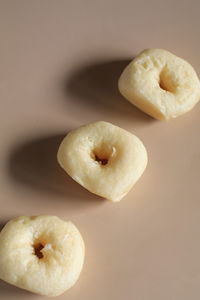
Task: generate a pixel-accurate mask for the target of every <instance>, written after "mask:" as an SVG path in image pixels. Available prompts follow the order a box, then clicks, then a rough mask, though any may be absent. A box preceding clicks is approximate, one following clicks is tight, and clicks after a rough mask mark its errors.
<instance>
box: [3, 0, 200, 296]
mask: <svg viewBox="0 0 200 300" xmlns="http://www.w3.org/2000/svg"><path fill="white" fill-rule="evenodd" d="M199 9H200V6H199V3H198V1H190V2H188V1H178V0H176V1H170V2H169V1H168V2H163V1H148V2H147V1H141V0H140V1H114V0H113V1H111V0H108V1H104V0H103V1H80V0H79V1H51V0H49V1H47V0H43V1H37V0H36V1H21V0H18V1H10V0H8V1H0V24H1V25H0V44H1V46H0V119H1V131H0V147H1V151H0V182H1V189H0V211H1V213H0V223H1V224H2V226H3V224H4V223H5V222H6V221H7V220H9V219H11V218H13V217H16V216H19V215H37V214H51V215H53V214H55V215H58V216H59V217H61V218H63V219H66V220H71V221H72V222H73V223H74V224H75V225H76V226H77V227H78V228H79V229H80V232H81V234H82V236H83V238H84V241H85V245H86V258H85V264H84V268H83V272H82V274H81V276H80V279H79V281H78V282H77V284H76V285H75V286H74V287H73V288H72V289H70V290H69V291H67V292H66V293H65V294H63V295H62V296H59V297H58V298H57V299H59V300H62V299H69V300H77V299H87V300H94V299H95V300H102V299H104V300H110V299H115V300H122V299H137V300H160V299H162V300H169V299H170V300H188V299H190V300H198V299H199V283H200V259H199V253H200V239H199V232H200V201H199V193H200V192H199V170H200V140H199V126H200V118H199V104H198V105H197V106H196V107H195V109H194V110H192V111H191V112H189V113H188V114H185V115H184V116H182V117H179V118H177V119H175V120H172V121H169V122H167V123H163V122H159V121H155V120H154V119H152V118H150V117H149V116H147V115H145V114H144V113H142V112H140V111H139V110H138V109H136V108H134V106H132V105H131V104H130V103H129V102H128V101H126V100H125V99H123V97H122V96H120V94H119V92H118V90H117V79H118V77H119V75H120V73H121V71H122V70H123V68H124V67H125V66H126V64H127V63H128V62H129V61H130V59H132V58H133V57H134V56H135V55H136V54H137V53H138V52H140V51H141V50H143V49H144V48H149V47H157V48H164V49H167V50H169V51H171V52H172V53H174V54H176V55H178V56H180V57H182V58H185V59H186V60H188V62H190V63H191V64H192V65H193V66H194V67H195V69H196V71H197V73H198V74H200V73H199V69H200V59H199V47H200V42H199V38H198V37H199V35H200V26H199ZM98 120H104V121H108V122H111V123H113V124H115V125H118V126H120V127H122V128H124V129H126V130H128V131H130V132H132V133H134V134H136V135H137V136H138V137H139V138H141V139H142V141H143V142H144V145H145V146H146V148H147V150H148V157H149V164H148V167H147V169H146V171H145V173H144V175H143V176H142V178H141V179H140V180H139V182H138V183H137V184H136V185H135V187H134V188H133V189H132V190H131V192H130V193H129V194H128V195H127V196H126V197H125V198H124V199H123V200H122V201H121V202H120V203H116V204H113V203H110V202H108V201H106V200H103V199H101V198H99V197H97V196H95V195H93V194H91V193H89V192H88V191H86V190H85V189H83V188H82V187H81V186H80V185H78V184H77V183H75V182H73V181H72V179H70V178H69V177H68V176H67V175H66V174H65V172H64V171H63V170H62V169H61V168H60V167H59V166H58V164H57V162H56V152H57V148H58V146H59V143H60V142H61V140H62V138H63V137H64V135H65V134H66V133H67V132H68V131H69V130H71V129H74V128H76V127H78V126H80V125H82V124H84V123H87V122H94V121H98ZM0 299H5V300H18V299H20V300H23V299H24V300H28V299H32V300H36V299H42V297H41V296H37V295H33V294H30V293H28V292H25V291H23V290H20V289H17V288H15V287H12V286H10V285H8V284H6V283H4V282H3V281H0Z"/></svg>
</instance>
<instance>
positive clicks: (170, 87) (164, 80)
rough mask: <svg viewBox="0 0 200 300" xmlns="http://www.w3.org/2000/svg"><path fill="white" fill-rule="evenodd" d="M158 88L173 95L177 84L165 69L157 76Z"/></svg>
mask: <svg viewBox="0 0 200 300" xmlns="http://www.w3.org/2000/svg"><path fill="white" fill-rule="evenodd" d="M158 83H159V86H160V88H161V89H162V90H164V91H166V92H170V93H172V94H173V93H175V91H176V88H177V82H176V81H175V78H174V77H173V74H171V72H169V70H167V69H166V68H163V70H162V71H161V72H160V74H159V82H158Z"/></svg>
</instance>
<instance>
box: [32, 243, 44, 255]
mask: <svg viewBox="0 0 200 300" xmlns="http://www.w3.org/2000/svg"><path fill="white" fill-rule="evenodd" d="M33 248H34V255H36V256H37V257H38V258H39V259H41V258H43V257H44V255H43V254H42V252H41V250H42V249H43V248H44V246H43V245H42V244H41V243H36V244H34V245H33Z"/></svg>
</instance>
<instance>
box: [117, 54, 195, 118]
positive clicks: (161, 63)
mask: <svg viewBox="0 0 200 300" xmlns="http://www.w3.org/2000/svg"><path fill="white" fill-rule="evenodd" d="M118 86H119V90H120V92H121V94H122V95H123V96H124V97H125V98H126V99H128V100H129V101H130V102H131V103H133V104H134V105H135V106H137V107H138V108H140V109H141V110H143V111H144V112H145V113H147V114H149V115H151V116H152V117H154V118H156V119H159V120H169V119H171V118H175V117H178V116H179V115H182V114H184V113H186V112H187V111H189V110H191V109H192V108H193V107H194V106H195V104H196V103H197V102H198V101H199V100H200V82H199V79H198V77H197V74H196V72H195V70H194V69H193V67H192V66H191V65H190V64H189V63H188V62H186V61H185V60H184V59H182V58H179V57H177V56H175V55H174V54H172V53H170V52H168V51H166V50H162V49H148V50H144V51H143V52H141V53H140V54H139V55H138V56H137V57H136V58H135V59H134V60H133V61H132V62H131V63H130V64H129V65H128V66H127V67H126V68H125V70H124V71H123V73H122V74H121V76H120V78H119V82H118Z"/></svg>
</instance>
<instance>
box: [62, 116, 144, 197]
mask: <svg viewBox="0 0 200 300" xmlns="http://www.w3.org/2000/svg"><path fill="white" fill-rule="evenodd" d="M58 162H59V164H60V165H61V167H62V168H63V169H64V170H65V171H66V172H67V173H68V174H69V175H70V176H71V177H72V178H73V179H74V180H75V181H77V182H78V183H79V184H81V185H82V186H83V187H85V188H86V189H87V190H89V191H90V192H92V193H94V194H97V195H99V196H102V197H104V198H106V199H109V200H111V201H119V200H120V199H121V198H122V197H124V196H125V195H126V194H127V193H128V191H129V190H130V189H131V188H132V186H133V185H134V184H135V183H136V181H137V180H138V179H139V177H140V176H141V175H142V173H143V172H144V170H145V168H146V165H147V152H146V149H145V147H144V145H143V143H142V142H141V141H140V140H139V138H137V137H136V136H135V135H133V134H131V133H130V132H128V131H126V130H124V129H122V128H119V127H117V126H114V125H112V124H110V123H107V122H103V121H100V122H96V123H91V124H88V125H85V126H82V127H80V128H78V129H75V130H73V131H71V132H70V133H69V134H68V135H67V136H66V137H65V138H64V140H63V141H62V143H61V145H60V147H59V150H58Z"/></svg>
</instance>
